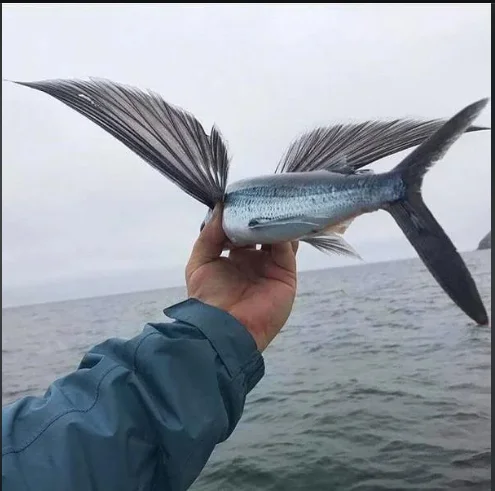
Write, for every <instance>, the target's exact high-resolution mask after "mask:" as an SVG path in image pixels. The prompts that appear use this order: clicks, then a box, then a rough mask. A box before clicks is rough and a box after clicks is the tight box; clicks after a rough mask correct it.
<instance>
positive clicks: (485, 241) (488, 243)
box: [478, 230, 492, 251]
mask: <svg viewBox="0 0 495 491" xmlns="http://www.w3.org/2000/svg"><path fill="white" fill-rule="evenodd" d="M491 248H492V231H491V230H490V231H489V232H488V233H487V234H486V235H485V236H484V237H483V238H482V239H481V241H480V243H479V244H478V251H481V250H482V249H491Z"/></svg>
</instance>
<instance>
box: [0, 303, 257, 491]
mask: <svg viewBox="0 0 495 491" xmlns="http://www.w3.org/2000/svg"><path fill="white" fill-rule="evenodd" d="M165 312H166V314H167V315H168V316H169V317H172V318H175V319H177V321H176V322H174V323H171V324H152V325H148V326H146V328H145V329H144V331H143V332H142V333H141V334H140V335H139V336H137V337H135V338H133V339H131V340H129V341H122V340H109V341H106V342H105V343H103V344H101V345H99V346H96V347H95V348H94V349H92V350H91V351H90V352H89V353H88V354H87V355H86V356H85V357H84V359H83V360H82V363H81V365H80V367H79V369H78V370H77V371H75V372H74V373H72V374H70V375H68V376H67V377H64V378H62V379H60V380H58V381H57V382H55V383H54V384H53V385H52V386H51V387H50V389H49V391H48V392H47V394H45V396H44V397H43V398H26V399H24V400H21V401H18V402H17V403H15V404H13V405H11V406H8V407H6V408H4V409H3V418H2V420H3V421H2V440H3V444H2V447H3V448H2V456H3V457H2V486H5V488H4V489H36V490H39V491H42V490H44V489H47V490H50V491H55V490H58V489H60V490H62V489H63V490H66V489H71V490H78V489H84V490H86V489H102V490H106V491H110V490H113V489H115V490H119V491H125V490H127V489H129V490H131V489H132V490H134V489H154V487H155V486H156V489H167V490H182V489H187V487H189V485H190V484H191V483H192V482H193V481H194V479H195V478H196V477H197V475H198V474H199V473H200V471H201V470H202V468H203V466H204V465H205V463H206V461H207V459H208V458H209V456H210V454H211V452H212V451H213V448H214V447H215V445H216V444H217V443H219V442H221V441H223V440H225V439H226V438H227V437H228V436H229V435H230V433H231V432H232V430H233V429H234V427H235V425H236V424H237V422H238V420H239V418H240V416H241V414H242V410H243V407H244V401H245V396H246V394H247V393H248V392H249V390H251V388H252V387H253V386H254V385H255V384H256V383H257V382H258V381H259V379H260V378H261V376H262V375H263V373H264V365H263V359H262V357H261V355H260V353H259V352H258V351H257V350H256V346H255V343H254V341H253V339H252V337H251V336H250V334H249V333H248V332H247V331H246V330H245V329H244V328H243V327H242V326H241V325H240V324H239V323H237V321H235V319H233V318H232V317H231V316H229V315H228V314H226V313H224V312H221V311H219V310H217V309H214V308H212V307H208V306H205V305H204V304H201V303H199V302H196V301H193V300H189V301H187V302H184V303H182V304H179V305H177V306H174V307H172V308H170V309H167V310H166V311H165Z"/></svg>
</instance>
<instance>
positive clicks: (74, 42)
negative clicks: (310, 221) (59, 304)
mask: <svg viewBox="0 0 495 491" xmlns="http://www.w3.org/2000/svg"><path fill="white" fill-rule="evenodd" d="M2 9H3V17H2V28H3V29H2V41H3V43H2V54H3V58H2V70H3V77H5V78H10V79H17V80H25V81H29V80H40V79H47V78H59V77H88V76H99V77H106V78H110V79H113V80H115V81H119V82H124V83H127V84H131V85H135V86H137V87H141V88H150V89H153V90H155V91H157V92H158V93H160V94H161V95H162V96H163V97H164V98H165V100H167V101H168V102H171V103H173V104H176V105H179V106H182V107H183V108H185V109H187V110H189V111H191V112H192V113H193V114H194V115H195V116H196V117H198V118H199V119H200V121H201V122H202V123H203V124H204V125H205V126H206V127H209V126H210V125H211V124H212V123H216V124H218V126H219V127H220V129H221V130H222V133H223V134H224V136H225V138H226V139H227V140H228V143H229V149H230V153H231V154H232V156H233V162H232V173H231V180H234V179H237V178H242V177H249V176H253V175H257V174H266V173H270V172H272V171H273V170H274V168H275V166H276V164H277V162H278V160H279V158H280V157H281V155H282V153H283V152H284V150H285V149H286V148H287V146H288V144H289V143H290V141H291V140H292V139H293V138H294V137H295V136H297V135H298V134H300V133H301V132H302V131H304V130H308V129H310V128H312V127H314V126H317V125H322V124H329V123H333V122H336V121H349V120H364V119H374V118H397V117H405V116H416V117H421V118H429V117H450V116H451V115H453V114H454V113H455V112H457V111H458V110H459V109H461V108H462V107H463V106H464V105H467V104H469V103H470V102H473V101H474V100H476V99H478V98H481V97H486V96H490V95H491V93H490V83H491V80H490V71H491V67H490V44H491V43H490V29H491V26H490V4H470V5H468V4H451V5H436V6H435V5H431V6H427V5H421V6H419V5H416V6H415V5H412V6H406V5H400V4H396V5H391V6H384V5H366V6H365V5H349V6H346V5H313V6H311V5H308V6H297V5H286V6H274V5H271V6H270V5H253V6H248V5H229V6H220V5H213V4H212V5H209V6H184V5H182V6H179V5H166V4H164V5H162V6H154V5H146V4H141V5H139V6H138V5H124V4H119V5H118V6H115V7H114V6H110V5H102V6H96V5H78V6H74V5H72V6H61V5H55V6H54V5H53V4H45V6H44V7H42V6H41V4H39V6H33V5H30V6H27V5H24V6H23V5H22V4H13V5H8V4H3V8H2ZM2 89H3V91H2V121H3V133H2V151H3V155H2V157H3V158H2V177H3V181H2V231H3V241H2V265H3V277H2V294H3V299H4V302H6V303H7V304H8V303H16V302H29V301H38V300H47V299H51V298H53V299H55V298H62V297H67V296H69V297H74V296H80V295H81V296H85V295H92V294H94V295H100V294H104V293H107V292H116V291H129V290H137V289H142V288H144V289H145V288H155V287H159V286H170V285H174V284H181V283H182V275H183V273H182V269H183V266H184V265H185V263H186V260H187V257H188V254H189V251H190V248H191V245H192V243H193V241H194V239H195V237H196V235H197V233H198V228H199V225H200V223H201V221H202V219H203V216H204V213H205V209H204V207H203V206H202V205H200V204H199V203H197V202H195V201H194V200H193V199H192V198H190V197H189V196H187V195H185V194H184V193H182V191H180V190H179V189H177V188H176V187H175V186H174V185H173V184H172V183H170V182H169V181H168V180H166V179H165V178H164V177H162V176H161V175H160V174H159V173H157V172H156V171H155V170H154V169H152V168H151V167H149V166H148V165H147V164H146V163H144V162H143V161H141V160H140V159H139V157H137V156H135V155H134V154H133V153H132V152H130V151H129V150H128V149H127V148H126V147H124V146H123V145H122V144H121V143H120V142H118V141H117V140H115V139H114V138H113V137H111V136H110V135H109V134H107V133H106V132H104V131H103V130H101V129H100V128H99V127H97V126H96V125H94V124H93V123H91V122H90V121H89V120H87V119H85V118H84V117H83V116H81V115H79V114H78V113H76V112H75V111H73V110H71V109H69V108H67V107H66V106H64V105H63V104H61V103H60V102H58V101H56V100H55V99H53V98H51V97H49V96H47V95H45V94H42V93H39V92H36V91H33V90H30V89H27V88H23V87H18V86H14V85H12V84H8V83H3V86H2ZM490 111H491V105H490V106H489V108H488V109H487V110H485V112H484V113H483V114H482V116H481V117H480V118H479V120H478V122H479V123H481V124H489V122H490ZM401 156H402V155H396V156H393V157H391V158H388V159H386V160H385V161H383V163H379V164H378V165H375V166H374V168H375V169H378V170H384V169H387V168H389V167H391V166H392V165H394V164H395V163H397V162H398V161H399V160H400V158H401ZM490 160H491V156H490V134H488V133H480V134H474V135H466V136H465V137H463V138H462V139H461V140H460V141H459V142H457V143H456V145H455V146H454V147H453V148H452V150H451V151H450V152H449V153H448V155H447V156H446V157H445V158H444V159H443V160H442V161H441V162H439V163H438V164H437V165H436V166H435V168H434V169H433V170H432V171H431V172H430V173H429V174H428V176H427V177H426V180H425V185H424V194H425V200H426V202H427V204H428V205H429V207H430V208H431V209H432V211H433V213H434V214H435V216H436V217H437V218H438V220H439V221H440V223H441V224H442V225H443V226H444V228H445V229H446V231H447V233H448V234H449V235H450V236H451V238H452V239H453V241H454V243H455V244H456V245H457V247H458V248H459V249H460V250H469V249H473V248H475V247H476V245H477V243H478V241H479V240H480V239H481V237H482V236H483V235H484V234H485V233H486V232H487V231H488V230H489V228H490V216H491V194H490V193H491V191H490V182H491V170H490ZM346 238H347V240H348V241H349V242H350V243H351V244H353V246H354V247H355V248H356V249H357V250H358V251H359V252H360V253H361V255H362V256H363V258H364V259H365V260H366V261H376V260H386V259H393V258H399V257H408V256H413V255H415V253H414V251H413V249H412V248H411V246H410V245H409V244H408V242H407V240H406V239H405V238H404V237H403V235H402V233H401V231H400V230H399V228H398V227H397V226H396V225H395V223H394V222H393V220H392V219H391V218H390V217H389V216H388V215H387V214H386V213H385V212H379V213H375V214H373V215H368V216H365V217H361V218H359V219H358V220H356V221H355V222H354V224H353V225H352V227H351V228H350V229H349V231H348V233H347V235H346ZM348 263H349V260H347V261H344V260H342V259H339V258H332V257H328V256H326V255H323V254H321V253H319V252H317V251H314V250H311V248H310V247H309V246H305V245H304V246H303V247H302V248H301V252H300V261H299V264H300V269H315V268H326V267H331V266H336V265H341V264H348Z"/></svg>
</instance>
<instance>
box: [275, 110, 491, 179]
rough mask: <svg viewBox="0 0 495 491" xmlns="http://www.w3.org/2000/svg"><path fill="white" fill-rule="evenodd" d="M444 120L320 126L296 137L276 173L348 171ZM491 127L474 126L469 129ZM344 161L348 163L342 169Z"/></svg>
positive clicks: (424, 135) (409, 143)
mask: <svg viewBox="0 0 495 491" xmlns="http://www.w3.org/2000/svg"><path fill="white" fill-rule="evenodd" d="M444 123H445V121H443V120H429V121H414V120H406V119H397V120H394V121H366V122H364V123H355V124H337V125H334V126H329V127H326V128H317V129H315V130H313V131H310V132H309V133H306V134H304V135H302V136H301V137H300V138H298V139H296V140H295V141H294V142H293V143H292V144H291V145H290V146H289V148H288V150H287V152H286V153H285V155H284V156H283V158H282V160H281V161H280V163H279V164H278V166H277V169H276V171H275V172H277V173H281V172H309V171H315V170H329V171H332V172H341V173H342V172H343V173H345V174H347V173H349V172H348V169H349V168H350V169H352V170H353V171H356V170H357V169H360V168H361V167H364V166H366V165H369V164H371V163H372V162H375V161H377V160H379V159H382V158H384V157H387V156H389V155H392V154H394V153H397V152H400V151H402V150H406V149H408V148H410V147H413V146H416V145H419V144H421V143H423V142H424V141H426V140H427V139H428V138H429V137H430V136H432V135H433V134H434V133H435V131H437V130H438V129H439V128H440V127H441V126H442V125H443V124H444ZM486 129H489V128H485V127H481V126H471V127H470V128H468V129H467V131H480V130H486ZM342 161H345V163H346V166H345V168H344V169H343V168H342V166H341V163H342Z"/></svg>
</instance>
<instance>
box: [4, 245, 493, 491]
mask: <svg viewBox="0 0 495 491" xmlns="http://www.w3.org/2000/svg"><path fill="white" fill-rule="evenodd" d="M464 257H465V259H466V261H467V263H468V266H469V267H470V269H471V271H472V272H473V275H474V277H475V279H476V282H477V284H478V286H479V288H480V291H481V294H482V297H483V299H484V301H485V302H486V305H487V308H488V310H489V313H490V314H491V295H490V294H491V259H490V251H477V252H472V253H468V254H465V255H464ZM183 298H184V290H183V289H182V288H179V289H168V290H161V291H152V292H143V293H133V294H127V295H118V296H112V297H105V298H93V299H87V300H78V301H70V302H62V303H53V304H45V305H38V306H29V307H19V308H13V309H6V310H3V312H2V322H3V332H2V341H3V346H2V355H3V363H2V400H3V404H5V403H7V402H9V401H11V400H13V399H16V398H18V397H20V396H24V395H27V394H42V393H43V392H44V390H45V389H46V387H47V386H48V385H49V383H50V382H51V381H52V380H53V379H54V378H55V377H57V376H60V375H63V374H65V373H66V372H67V371H69V370H72V369H74V368H75V367H76V366H77V364H78V362H79V360H80V359H81V357H82V356H83V354H84V352H85V351H86V350H88V349H89V348H90V347H91V346H93V345H94V344H96V343H98V342H100V341H102V340H103V339H105V338H107V337H110V336H120V337H130V336H133V335H135V334H136V333H138V332H139V331H140V330H141V328H142V326H143V324H144V323H145V322H147V321H159V320H161V319H162V318H163V314H162V313H161V310H162V308H164V307H165V306H167V305H170V304H171V303H173V302H176V301H179V300H182V299H183ZM265 361H266V375H265V377H264V378H263V379H262V380H261V382H260V383H259V384H258V386H257V387H255V388H254V390H253V391H252V392H251V393H250V394H249V396H248V398H247V402H246V406H245V411H244V415H243V417H242V419H241V421H240V423H239V425H238V426H237V428H236V429H235V431H234V433H233V434H232V436H231V437H230V438H229V439H228V440H227V441H226V442H224V443H222V444H220V445H218V447H217V448H216V450H215V452H214V453H213V455H212V457H211V459H210V461H209V463H208V464H207V466H206V467H205V469H204V470H203V472H202V474H201V475H200V477H199V478H198V480H197V481H196V482H195V484H194V485H193V487H192V488H191V489H192V490H194V491H217V490H222V491H223V490H225V491H228V490H235V491H251V490H258V489H260V490H270V491H274V490H277V491H279V490H280V491H282V490H349V491H351V490H352V491H368V490H369V491H371V490H376V491H379V490H397V491H398V490H420V489H421V490H423V489H424V490H439V491H440V490H446V489H459V490H489V489H490V487H491V480H490V474H491V410H490V409H491V408H490V399H491V330H490V328H489V327H488V328H487V327H477V326H475V325H474V324H473V323H472V322H471V321H470V320H469V319H468V318H467V317H466V316H465V315H464V314H463V313H462V312H461V311H460V310H459V309H457V307H455V306H453V305H452V303H451V302H450V300H449V299H448V298H447V297H446V296H445V294H444V293H443V292H442V291H441V290H440V288H439V287H438V286H437V285H436V283H435V282H434V280H433V279H432V278H431V276H430V275H429V274H428V273H427V272H426V270H425V268H424V266H423V265H422V263H421V262H420V261H419V260H416V259H412V260H406V261H398V262H389V263H380V264H369V265H363V266H356V267H347V268H339V269H331V270H321V271H315V272H308V273H303V274H301V276H300V283H299V291H298V296H297V300H296V304H295V308H294V311H293V314H292V316H291V318H290V320H289V322H288V324H287V325H286V326H285V328H284V330H283V331H282V333H281V334H280V335H279V337H278V338H277V339H276V340H275V341H274V343H273V344H272V345H271V346H270V347H269V348H268V349H267V350H266V352H265Z"/></svg>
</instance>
